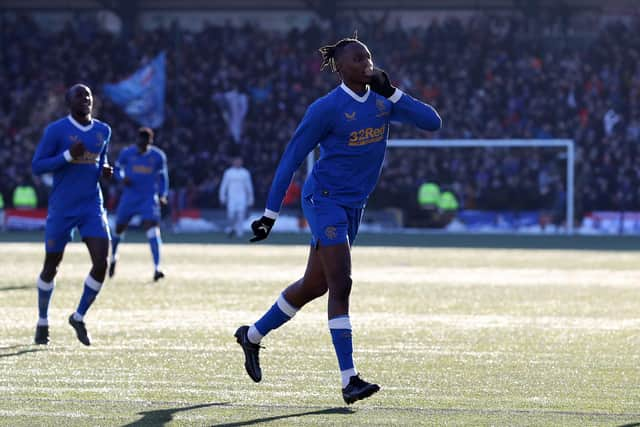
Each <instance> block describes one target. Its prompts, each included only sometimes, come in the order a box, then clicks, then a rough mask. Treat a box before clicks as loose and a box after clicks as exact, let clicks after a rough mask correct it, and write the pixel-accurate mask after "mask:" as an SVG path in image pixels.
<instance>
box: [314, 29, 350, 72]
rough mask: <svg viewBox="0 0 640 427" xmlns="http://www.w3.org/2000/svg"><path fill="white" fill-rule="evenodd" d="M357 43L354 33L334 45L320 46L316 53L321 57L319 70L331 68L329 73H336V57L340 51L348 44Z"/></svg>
mask: <svg viewBox="0 0 640 427" xmlns="http://www.w3.org/2000/svg"><path fill="white" fill-rule="evenodd" d="M357 41H358V34H357V33H355V34H354V35H353V37H347V38H344V39H342V40H340V41H338V42H337V43H336V44H328V45H326V46H322V47H321V48H320V49H318V51H319V52H320V55H322V65H321V66H320V69H321V70H324V69H325V68H326V67H331V71H334V72H335V71H336V56H338V54H339V53H340V51H342V49H343V48H344V47H345V46H346V45H348V44H350V43H355V42H357Z"/></svg>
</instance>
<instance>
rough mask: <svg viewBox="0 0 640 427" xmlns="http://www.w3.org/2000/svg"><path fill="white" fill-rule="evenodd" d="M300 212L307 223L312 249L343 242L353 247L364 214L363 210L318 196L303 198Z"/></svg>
mask: <svg viewBox="0 0 640 427" xmlns="http://www.w3.org/2000/svg"><path fill="white" fill-rule="evenodd" d="M302 211H303V212H304V216H305V218H306V219H307V222H308V223H309V228H310V229H311V244H312V245H313V246H314V247H317V246H318V245H321V246H332V245H338V244H342V243H345V242H348V243H349V244H350V245H353V242H354V241H355V240H356V236H357V235H358V228H359V227H360V221H361V220H362V214H363V213H364V209H363V208H349V207H345V206H341V205H339V204H338V203H336V201H335V200H331V199H329V198H327V197H324V196H318V195H309V196H306V197H304V198H303V199H302Z"/></svg>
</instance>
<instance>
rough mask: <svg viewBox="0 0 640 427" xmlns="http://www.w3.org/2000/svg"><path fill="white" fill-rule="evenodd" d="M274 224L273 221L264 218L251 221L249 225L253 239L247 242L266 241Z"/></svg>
mask: <svg viewBox="0 0 640 427" xmlns="http://www.w3.org/2000/svg"><path fill="white" fill-rule="evenodd" d="M275 222H276V220H275V219H271V218H267V217H266V216H263V217H262V218H260V219H257V220H255V221H253V222H252V223H251V230H252V231H253V238H252V239H251V240H249V241H250V242H259V241H260V240H264V239H266V238H267V236H268V235H269V232H270V231H271V228H272V227H273V224H275Z"/></svg>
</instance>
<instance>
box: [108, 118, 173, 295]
mask: <svg viewBox="0 0 640 427" xmlns="http://www.w3.org/2000/svg"><path fill="white" fill-rule="evenodd" d="M152 144H153V130H151V129H150V128H148V127H143V128H140V129H139V130H138V142H137V143H136V145H131V146H129V147H127V148H125V149H124V150H122V152H121V153H120V156H119V157H118V161H117V162H116V170H115V178H116V179H117V180H119V181H122V183H123V184H124V190H123V192H122V197H121V198H120V203H119V204H118V212H117V215H116V232H115V233H114V235H113V239H112V241H111V244H112V250H111V264H110V265H109V277H113V275H114V274H115V271H116V262H117V260H118V245H119V244H120V241H121V240H122V238H123V237H124V232H125V230H126V229H127V227H128V226H129V221H131V218H132V217H133V216H134V215H140V217H141V219H142V228H143V229H144V230H145V232H146V233H147V239H148V240H149V247H150V249H151V255H152V257H153V265H154V272H153V281H154V282H156V281H158V280H160V279H162V278H163V277H164V273H163V272H162V271H161V270H160V249H161V247H162V239H161V237H160V227H159V224H160V204H163V205H166V204H167V195H168V192H169V177H168V174H167V156H165V154H164V152H163V151H162V150H161V149H159V148H158V147H154V146H153V145H152Z"/></svg>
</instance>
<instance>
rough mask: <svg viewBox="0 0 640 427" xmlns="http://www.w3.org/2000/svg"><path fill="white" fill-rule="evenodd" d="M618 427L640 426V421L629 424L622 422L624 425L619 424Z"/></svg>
mask: <svg viewBox="0 0 640 427" xmlns="http://www.w3.org/2000/svg"><path fill="white" fill-rule="evenodd" d="M618 427H640V422H637V423H629V424H622V425H619V426H618Z"/></svg>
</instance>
